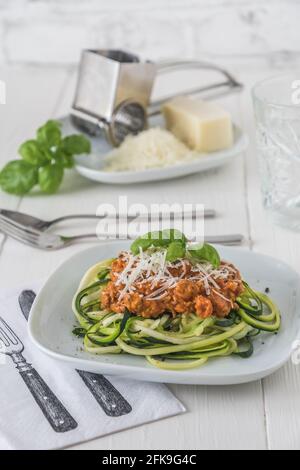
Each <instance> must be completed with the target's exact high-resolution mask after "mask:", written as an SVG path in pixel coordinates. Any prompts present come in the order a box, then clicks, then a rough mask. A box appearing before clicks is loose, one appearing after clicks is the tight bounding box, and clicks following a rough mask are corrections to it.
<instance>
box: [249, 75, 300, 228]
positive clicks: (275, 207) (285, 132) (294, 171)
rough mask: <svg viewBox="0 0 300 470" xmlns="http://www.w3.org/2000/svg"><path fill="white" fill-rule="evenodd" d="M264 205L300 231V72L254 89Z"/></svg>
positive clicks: (277, 219)
mask: <svg viewBox="0 0 300 470" xmlns="http://www.w3.org/2000/svg"><path fill="white" fill-rule="evenodd" d="M252 96H253V102H254V110H255V117H256V129H257V131H256V136H257V148H258V154H259V167H260V174H261V189H262V197H263V205H264V207H265V209H266V210H267V211H268V212H269V214H270V215H271V218H272V220H273V221H274V222H276V223H279V224H280V225H283V226H285V227H289V228H292V229H295V230H300V73H299V74H298V75H297V74H296V73H290V74H284V75H280V76H277V77H273V78H269V79H266V80H264V81H262V82H260V83H258V84H257V85H256V86H255V87H254V88H253V90H252Z"/></svg>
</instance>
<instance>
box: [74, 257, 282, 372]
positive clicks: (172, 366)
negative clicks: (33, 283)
mask: <svg viewBox="0 0 300 470" xmlns="http://www.w3.org/2000/svg"><path fill="white" fill-rule="evenodd" d="M111 262H112V260H105V261H103V262H101V263H99V264H97V265H95V266H93V267H92V268H91V269H90V270H89V271H88V272H87V274H86V275H85V276H84V278H83V280H82V282H81V284H80V286H79V289H78V291H77V293H76V295H75V297H74V300H73V311H74V313H75V316H76V318H77V320H78V322H79V324H80V328H75V330H74V333H75V334H77V335H78V336H82V337H83V343H84V348H85V350H86V351H87V352H89V353H91V354H121V353H123V354H131V355H135V356H144V357H145V358H146V359H147V361H148V362H149V363H150V364H151V365H152V366H155V367H159V368H161V369H168V370H185V369H191V368H194V367H200V366H202V365H203V364H205V363H206V362H207V361H208V360H209V359H210V358H216V357H226V356H230V355H238V356H240V357H242V358H248V357H250V356H251V355H252V354H253V350H254V348H253V344H252V339H253V337H255V336H256V335H257V334H259V333H260V332H269V333H272V332H273V333H275V332H277V331H278V330H279V328H280V323H281V319H280V312H279V310H278V308H277V307H276V305H275V304H274V303H273V302H272V300H271V299H270V298H269V297H268V296H267V295H265V294H262V293H259V292H256V291H254V290H253V289H251V288H250V287H249V286H248V284H246V283H244V285H245V290H244V292H243V294H242V295H241V296H240V297H239V298H238V299H237V303H238V305H239V309H238V310H232V311H231V313H230V315H229V317H227V318H224V319H219V318H216V317H209V318H206V319H202V318H200V317H198V316H197V315H195V314H192V313H189V314H186V315H176V316H172V315H171V314H168V313H165V314H164V315H162V316H161V317H159V318H157V319H150V318H143V317H139V316H136V315H132V314H131V313H130V312H129V311H126V312H125V313H122V314H120V313H113V312H109V311H106V310H102V309H101V306H100V294H101V290H102V289H103V288H104V287H105V286H106V285H107V283H108V282H109V273H110V265H111Z"/></svg>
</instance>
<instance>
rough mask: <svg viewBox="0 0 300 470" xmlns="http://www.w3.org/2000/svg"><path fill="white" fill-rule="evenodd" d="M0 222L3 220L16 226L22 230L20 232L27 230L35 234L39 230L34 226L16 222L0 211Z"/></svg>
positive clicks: (37, 233) (38, 232)
mask: <svg viewBox="0 0 300 470" xmlns="http://www.w3.org/2000/svg"><path fill="white" fill-rule="evenodd" d="M0 222H1V223H2V222H3V223H5V224H7V225H10V226H12V227H14V228H17V229H19V230H22V232H28V233H31V234H36V235H39V234H40V231H39V230H37V229H35V228H34V227H30V226H28V225H23V224H21V223H19V222H16V221H15V220H14V219H11V218H10V217H6V216H5V215H3V214H1V213H0Z"/></svg>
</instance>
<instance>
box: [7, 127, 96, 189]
mask: <svg viewBox="0 0 300 470" xmlns="http://www.w3.org/2000/svg"><path fill="white" fill-rule="evenodd" d="M90 151H91V144H90V141H89V140H88V139H87V138H86V137H85V136H83V135H81V134H74V135H69V136H67V137H62V133H61V123H60V122H59V121H53V120H50V121H47V122H46V123H45V124H44V125H43V126H41V127H40V128H39V129H38V130H37V132H36V139H31V140H27V141H26V142H24V143H23V144H22V145H21V146H20V147H19V154H20V156H21V157H22V159H20V160H13V161H11V162H9V163H7V165H5V167H4V168H3V169H2V171H1V172H0V187H1V188H2V190H3V191H6V192H7V193H11V194H16V195H18V196H23V195H24V194H27V193H29V192H30V191H31V190H32V189H33V188H34V186H36V185H37V184H39V186H40V189H41V190H42V191H43V192H44V193H47V194H52V193H55V192H56V191H57V190H58V188H59V187H60V185H61V183H62V180H63V177H64V170H65V169H69V168H73V166H74V155H80V154H85V153H90Z"/></svg>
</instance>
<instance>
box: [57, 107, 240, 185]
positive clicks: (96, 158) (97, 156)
mask: <svg viewBox="0 0 300 470" xmlns="http://www.w3.org/2000/svg"><path fill="white" fill-rule="evenodd" d="M61 121H62V123H63V132H64V133H65V134H70V133H74V132H78V129H76V128H74V127H73V125H72V123H71V121H70V119H69V118H68V117H66V118H63V119H61ZM155 126H160V127H163V119H162V117H161V116H156V117H155V118H152V119H151V127H155ZM89 138H90V140H91V143H92V152H91V154H90V155H79V156H77V157H75V168H76V170H77V171H78V173H80V174H81V175H82V176H84V177H86V178H88V179H90V180H93V181H98V182H99V183H109V184H130V183H144V182H150V181H160V180H167V179H172V178H178V177H180V176H186V175H190V174H193V173H198V172H202V171H207V170H210V169H212V168H217V167H219V166H222V165H224V164H225V163H228V162H230V161H231V160H232V159H233V158H234V157H236V156H237V155H240V154H241V153H242V152H243V151H244V150H245V149H246V148H247V145H248V138H247V136H246V135H245V133H244V132H243V131H242V130H241V129H240V128H239V127H237V126H234V143H233V145H232V147H230V148H229V149H226V150H220V151H218V152H211V153H209V154H200V153H199V158H198V159H195V160H191V161H189V162H188V163H181V164H178V165H173V166H168V167H162V168H151V169H147V170H143V171H115V172H111V171H110V172H109V171H104V170H103V167H104V162H105V158H106V156H107V154H108V152H110V151H111V150H112V148H111V146H110V144H109V143H108V142H107V141H106V139H105V138H104V137H89Z"/></svg>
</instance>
